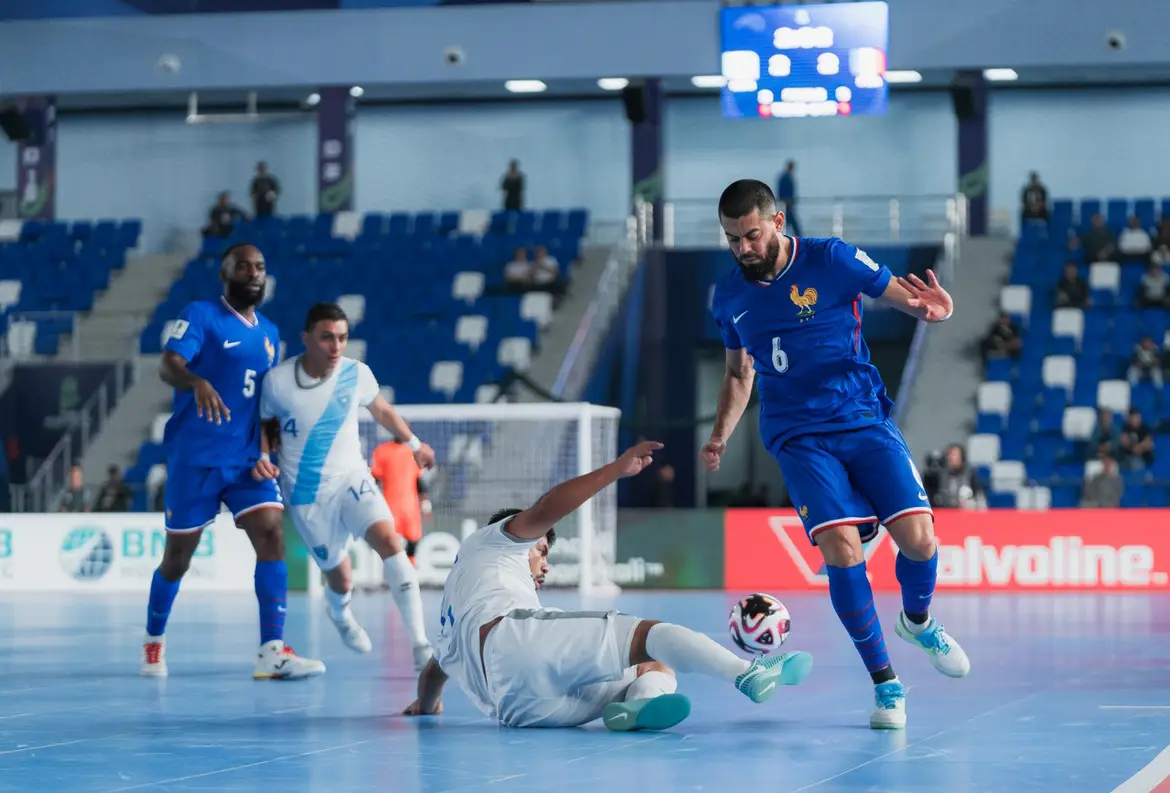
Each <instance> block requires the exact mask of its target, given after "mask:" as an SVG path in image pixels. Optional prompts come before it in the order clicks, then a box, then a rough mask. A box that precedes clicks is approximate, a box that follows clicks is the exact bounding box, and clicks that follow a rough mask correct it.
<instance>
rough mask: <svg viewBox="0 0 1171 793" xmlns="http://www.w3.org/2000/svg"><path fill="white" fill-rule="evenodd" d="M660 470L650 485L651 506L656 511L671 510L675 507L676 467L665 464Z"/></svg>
mask: <svg viewBox="0 0 1171 793" xmlns="http://www.w3.org/2000/svg"><path fill="white" fill-rule="evenodd" d="M658 468H659V470H658V472H657V475H656V476H655V477H654V479H653V480H652V481H651V483H650V490H651V494H650V495H651V499H650V500H651V504H650V505H651V507H653V508H655V509H671V508H672V507H674V506H675V467H674V466H673V465H671V464H669V463H663V464H662V465H660V466H659V467H658Z"/></svg>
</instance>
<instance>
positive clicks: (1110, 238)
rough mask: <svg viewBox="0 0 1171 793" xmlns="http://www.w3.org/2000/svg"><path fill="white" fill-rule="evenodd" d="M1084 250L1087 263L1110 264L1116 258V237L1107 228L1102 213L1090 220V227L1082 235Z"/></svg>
mask: <svg viewBox="0 0 1171 793" xmlns="http://www.w3.org/2000/svg"><path fill="white" fill-rule="evenodd" d="M1082 250H1083V251H1084V252H1085V255H1086V261H1087V262H1091V263H1092V262H1108V261H1111V260H1112V259H1113V258H1114V235H1113V234H1111V233H1110V229H1108V228H1106V218H1104V217H1103V216H1102V214H1101V213H1098V214H1097V215H1094V216H1093V217H1092V218H1090V227H1089V228H1088V229H1086V232H1085V233H1084V234H1082Z"/></svg>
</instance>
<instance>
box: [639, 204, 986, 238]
mask: <svg viewBox="0 0 1171 793" xmlns="http://www.w3.org/2000/svg"><path fill="white" fill-rule="evenodd" d="M783 208H784V207H783V206H782V209H783ZM795 210H796V215H797V220H798V222H799V224H800V226H801V233H802V234H803V235H804V236H807V237H842V238H843V239H846V240H849V241H851V242H858V243H866V244H871V245H875V244H882V243H892V244H914V243H938V242H939V241H940V240H942V239H943V238H944V236H945V235H946V234H948V233H956V232H958V231H959V230H960V229H966V228H967V199H966V198H964V196H963V195H959V194H956V195H945V194H932V195H918V196H854V197H850V198H845V197H827V198H802V199H801V200H800V202H798V203H797V204H796V207H795ZM662 223H663V246H664V247H666V248H711V247H717V246H718V247H720V248H727V247H728V241H727V239H726V238H725V237H724V231H723V229H722V228H720V223H719V220H718V218H717V217H716V202H715V201H714V200H712V199H706V198H705V199H694V198H682V199H675V200H672V201H667V202H665V203H664V204H663V219H662ZM786 230H787V231H789V233H792V226H791V225H789V227H788V228H787V229H786Z"/></svg>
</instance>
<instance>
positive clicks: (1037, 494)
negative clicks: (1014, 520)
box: [1016, 486, 1053, 511]
mask: <svg viewBox="0 0 1171 793" xmlns="http://www.w3.org/2000/svg"><path fill="white" fill-rule="evenodd" d="M1052 504H1053V494H1052V493H1051V492H1050V491H1049V488H1047V487H1039V486H1038V487H1022V488H1021V489H1020V490H1018V491H1017V492H1016V508H1017V509H1027V510H1040V511H1044V510H1047V509H1049V507H1050V506H1051V505H1052Z"/></svg>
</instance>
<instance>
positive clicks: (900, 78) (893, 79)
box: [883, 69, 923, 85]
mask: <svg viewBox="0 0 1171 793" xmlns="http://www.w3.org/2000/svg"><path fill="white" fill-rule="evenodd" d="M883 77H885V78H886V81H887V82H888V83H890V84H891V85H894V84H896V83H898V84H902V83H921V82H923V75H921V74H919V72H917V71H915V70H914V69H904V70H901V71H900V70H895V71H893V72H887V73H886V74H884V75H883Z"/></svg>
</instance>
